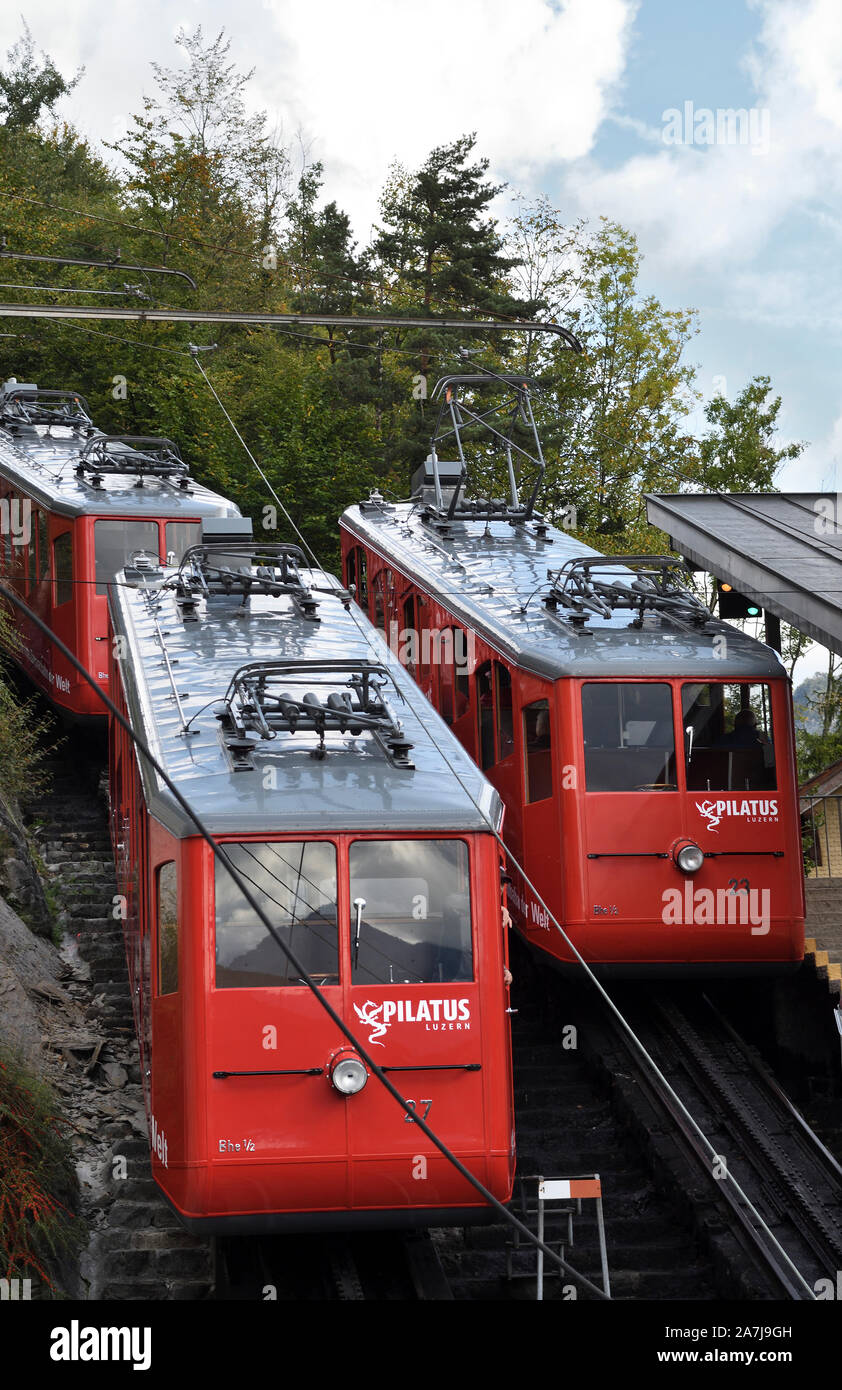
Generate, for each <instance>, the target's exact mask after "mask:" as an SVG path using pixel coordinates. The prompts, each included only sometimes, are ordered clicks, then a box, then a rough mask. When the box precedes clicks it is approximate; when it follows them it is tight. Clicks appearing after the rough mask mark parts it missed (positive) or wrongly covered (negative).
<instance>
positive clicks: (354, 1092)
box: [153, 834, 513, 1233]
mask: <svg viewBox="0 0 842 1390" xmlns="http://www.w3.org/2000/svg"><path fill="white" fill-rule="evenodd" d="M224 847H225V850H226V852H227V854H228V855H229V856H230V858H231V860H232V862H233V863H234V864H235V865H236V867H237V868H238V869H239V870H240V871H241V872H242V873H243V875H244V876H245V877H246V879H247V881H248V882H249V883H250V884H252V885H254V887H255V888H256V890H257V892H258V896H259V900H260V902H261V903H262V904H263V905H264V906H265V907H266V908H267V909H268V910H269V912H270V916H271V920H272V923H273V925H274V926H275V927H276V929H277V931H278V933H279V935H280V937H281V939H282V940H283V941H284V943H285V944H287V945H288V946H289V947H290V949H291V950H292V951H293V953H294V955H295V958H296V962H297V964H296V965H293V964H292V962H291V961H290V960H289V959H287V958H286V957H285V955H284V953H283V950H282V948H281V947H280V946H279V944H278V942H277V941H276V940H275V939H274V938H273V937H272V936H270V935H269V934H268V933H267V932H266V929H265V927H264V926H263V924H262V923H261V922H260V920H259V918H258V917H257V916H256V914H255V913H254V912H253V910H252V909H251V908H250V907H249V905H248V903H247V901H246V900H245V898H244V897H243V896H242V894H241V893H240V891H239V890H238V888H237V887H236V885H235V884H234V882H233V881H232V879H231V878H230V876H229V874H228V873H227V870H226V869H225V867H224V866H223V865H222V864H221V863H220V862H217V864H216V866H215V868H214V866H213V865H212V864H211V863H210V862H208V861H209V855H208V852H207V851H206V848H205V847H204V846H201V845H196V846H195V848H194V849H193V850H192V854H193V858H194V861H195V867H194V870H193V872H194V873H197V874H198V876H199V877H201V876H203V875H205V876H207V877H208V878H210V879H212V882H213V893H212V900H211V901H209V902H208V915H207V917H206V918H205V921H204V923H203V929H202V931H201V932H198V931H197V933H196V938H195V940H194V942H193V951H194V955H193V962H192V970H191V973H192V974H194V976H195V978H196V979H204V980H206V981H207V982H208V986H209V987H208V989H207V991H206V992H205V994H204V996H203V998H202V999H201V1001H199V1000H197V1004H201V1011H202V1028H201V1037H202V1042H201V1043H200V1042H199V1040H198V1038H196V1039H195V1042H194V1050H193V1055H192V1058H191V1060H190V1062H189V1063H188V1064H187V1066H186V1068H185V1071H186V1073H187V1074H191V1075H192V1076H193V1077H194V1078H195V1081H194V1089H193V1093H192V1095H191V1096H189V1097H186V1098H185V1099H186V1102H187V1104H188V1106H189V1108H190V1109H191V1110H192V1111H193V1112H194V1114H195V1117H196V1124H195V1126H194V1127H193V1133H194V1136H195V1148H194V1151H193V1153H192V1154H191V1155H189V1156H188V1155H187V1154H185V1160H186V1161H185V1163H184V1166H183V1167H182V1168H180V1170H179V1173H178V1177H176V1174H175V1172H174V1171H173V1170H172V1169H170V1170H169V1171H168V1172H166V1173H165V1172H163V1171H161V1167H160V1165H159V1168H158V1171H157V1172H156V1177H157V1178H158V1181H159V1182H160V1183H161V1184H162V1186H164V1185H166V1188H167V1189H168V1190H169V1195H170V1196H171V1199H172V1200H173V1202H174V1204H175V1205H176V1206H177V1208H178V1210H179V1212H180V1214H181V1216H182V1219H183V1220H184V1221H185V1223H186V1224H187V1225H189V1226H190V1227H191V1228H192V1229H196V1230H199V1231H213V1232H215V1233H223V1232H230V1233H243V1232H249V1231H276V1230H277V1231H282V1230H307V1229H318V1228H320V1227H324V1228H326V1229H341V1228H346V1227H355V1228H358V1227H366V1226H382V1225H389V1224H391V1225H398V1226H403V1225H408V1224H421V1225H431V1224H432V1225H437V1224H462V1223H464V1222H468V1221H471V1220H476V1219H477V1218H482V1217H484V1216H485V1215H486V1213H487V1210H488V1209H487V1207H486V1205H485V1203H484V1201H483V1199H481V1198H480V1197H479V1196H478V1194H477V1192H476V1190H475V1189H473V1188H472V1187H471V1186H470V1184H469V1183H468V1182H467V1181H466V1179H465V1178H464V1177H463V1176H462V1175H461V1174H460V1173H459V1172H458V1170H457V1169H456V1168H455V1167H454V1166H453V1164H452V1163H451V1162H450V1160H449V1159H448V1158H447V1157H445V1156H444V1155H443V1154H442V1153H440V1151H439V1150H438V1149H437V1148H436V1147H435V1146H434V1145H433V1143H432V1142H431V1141H430V1140H429V1139H428V1138H427V1136H426V1135H425V1134H423V1133H422V1132H421V1129H420V1127H419V1125H418V1124H416V1123H414V1120H413V1118H412V1116H411V1115H407V1114H406V1113H405V1111H404V1110H403V1109H402V1107H401V1106H400V1105H399V1104H398V1103H397V1102H396V1101H395V1099H394V1098H393V1096H392V1095H391V1094H390V1093H389V1092H388V1091H387V1089H386V1088H385V1087H384V1086H383V1085H382V1083H381V1082H380V1081H379V1080H378V1079H377V1077H376V1076H375V1075H373V1074H372V1072H371V1069H370V1067H369V1066H367V1065H366V1063H365V1061H364V1060H363V1059H362V1057H361V1056H360V1054H359V1052H358V1050H357V1048H356V1047H355V1046H354V1045H353V1044H352V1043H351V1042H349V1040H348V1038H347V1037H346V1036H345V1035H344V1034H343V1032H342V1031H341V1029H340V1028H339V1027H338V1026H337V1024H336V1022H335V1021H334V1020H333V1019H332V1018H331V1017H330V1015H329V1014H328V1012H327V1011H326V1010H325V1008H324V1007H323V1004H322V1002H321V1001H320V999H319V998H318V997H317V996H316V995H315V994H314V993H313V992H312V990H311V989H310V988H308V984H307V981H308V980H309V981H312V983H313V984H315V985H317V986H318V988H319V990H320V991H321V993H322V995H323V998H324V999H325V1000H326V1001H327V1002H328V1003H329V1004H330V1005H331V1007H332V1008H333V1010H334V1011H335V1012H336V1014H337V1015H338V1016H339V1017H340V1018H341V1019H342V1021H343V1022H344V1023H345V1024H346V1025H347V1026H348V1028H349V1030H350V1031H351V1033H352V1034H353V1036H354V1037H355V1038H356V1039H358V1040H359V1042H360V1043H361V1045H362V1047H363V1049H364V1050H366V1051H367V1052H368V1053H369V1054H370V1056H371V1057H372V1058H373V1059H374V1060H375V1061H376V1062H377V1064H378V1065H379V1066H380V1067H381V1068H383V1070H384V1071H385V1073H386V1075H387V1076H388V1077H389V1079H390V1080H391V1081H392V1082H393V1084H394V1085H395V1087H396V1088H397V1089H398V1091H399V1092H400V1093H401V1094H402V1095H404V1096H405V1097H406V1098H407V1100H408V1101H409V1102H411V1108H412V1111H413V1113H414V1114H417V1115H418V1116H420V1117H421V1118H422V1119H425V1120H426V1121H427V1122H428V1124H429V1125H430V1126H431V1128H432V1129H433V1130H434V1131H435V1133H436V1134H437V1135H438V1136H440V1138H441V1139H442V1140H443V1141H444V1143H445V1144H446V1146H447V1147H448V1148H449V1149H450V1150H451V1151H452V1152H453V1153H454V1154H455V1155H456V1156H457V1157H458V1158H459V1160H460V1161H461V1162H462V1163H463V1164H464V1165H465V1166H466V1167H467V1168H468V1169H469V1170H470V1171H471V1172H472V1173H473V1174H474V1175H475V1176H476V1177H477V1178H479V1179H480V1181H481V1182H482V1183H483V1184H485V1185H486V1186H487V1187H488V1188H490V1190H491V1191H492V1192H493V1193H494V1195H495V1196H497V1197H498V1198H499V1199H500V1200H504V1201H505V1200H506V1199H507V1198H508V1197H509V1195H510V1193H511V1185H512V1179H513V1136H512V1114H511V1092H510V1084H509V1083H508V1081H505V1080H504V1081H503V1084H502V1085H501V1080H502V1079H504V1078H508V1076H509V1066H510V1064H509V1053H508V1047H509V1044H508V1028H507V1018H506V1015H505V989H504V983H503V967H504V960H503V933H502V930H501V929H500V927H499V918H500V903H499V887H498V881H499V865H498V857H497V853H496V846H495V843H494V841H493V839H492V838H491V837H489V836H476V835H466V836H453V835H440V836H439V835H436V836H432V835H429V834H426V835H424V836H400V837H395V836H388V837H385V838H384V837H381V836H365V837H357V836H344V835H343V836H338V837H321V836H319V837H308V838H302V839H296V840H282V841H277V840H270V839H263V838H261V839H256V840H252V839H249V840H236V841H226V842H224ZM489 924H491V929H490V930H488V926H489ZM153 1167H154V1160H153Z"/></svg>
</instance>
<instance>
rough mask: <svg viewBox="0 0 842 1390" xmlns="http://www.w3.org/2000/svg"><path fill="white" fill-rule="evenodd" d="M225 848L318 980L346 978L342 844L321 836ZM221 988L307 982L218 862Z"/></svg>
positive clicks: (218, 974)
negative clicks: (340, 898)
mask: <svg viewBox="0 0 842 1390" xmlns="http://www.w3.org/2000/svg"><path fill="white" fill-rule="evenodd" d="M225 852H226V854H228V855H229V856H230V858H231V860H232V861H233V863H234V865H235V867H236V868H237V869H239V871H240V873H241V874H242V876H243V878H244V879H245V880H246V881H247V882H248V884H249V885H250V886H251V887H253V888H254V889H256V890H257V891H256V896H257V898H258V899H259V901H260V902H261V904H262V906H263V908H264V910H265V911H266V912H268V913H269V915H270V917H271V920H272V924H273V926H274V927H275V928H276V930H277V932H278V934H279V935H280V937H281V938H282V940H283V941H285V942H286V944H287V946H289V948H290V950H292V951H293V952H294V953H295V955H296V957H297V958H298V960H299V962H300V964H301V966H302V968H303V970H304V971H305V973H306V975H307V976H309V978H310V979H311V980H313V981H314V982H315V983H317V984H338V983H339V949H338V936H337V912H336V849H335V846H334V845H332V844H329V843H327V842H326V841H321V840H296V841H283V842H280V841H278V842H269V841H257V842H254V843H245V842H244V843H242V844H226V845H225ZM214 882H215V885H216V987H217V989H257V988H266V987H270V988H277V987H279V986H287V985H298V986H301V987H303V988H306V987H307V981H306V980H305V979H304V977H303V976H301V975H299V974H298V973H297V972H296V971H294V970H293V967H292V965H291V964H290V962H289V960H288V959H287V957H286V956H285V955H284V953H283V951H282V950H281V948H280V946H279V945H278V943H277V941H276V940H275V938H274V937H272V936H270V935H269V934H268V932H267V931H266V928H265V927H264V925H263V923H262V922H261V921H260V918H259V917H258V916H257V915H256V914H255V913H254V912H253V911H252V909H251V908H250V907H249V904H248V903H247V902H246V900H245V898H244V897H243V896H242V894H241V893H240V890H239V889H238V887H237V885H236V884H235V882H234V880H233V879H232V878H231V875H230V874H229V873H228V871H227V869H226V868H225V867H224V865H223V864H221V863H220V862H219V860H217V861H216V866H215V874H214Z"/></svg>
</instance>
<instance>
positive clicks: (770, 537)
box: [645, 492, 842, 656]
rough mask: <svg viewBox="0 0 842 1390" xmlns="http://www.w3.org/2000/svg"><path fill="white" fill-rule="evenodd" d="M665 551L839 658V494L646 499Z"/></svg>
mask: <svg viewBox="0 0 842 1390" xmlns="http://www.w3.org/2000/svg"><path fill="white" fill-rule="evenodd" d="M645 500H646V512H647V516H648V519H649V521H650V523H651V524H652V525H653V526H659V527H660V528H661V530H662V531H665V532H666V534H667V535H668V536H669V537H670V547H671V549H673V550H677V551H678V552H679V554H681V555H683V556H684V558H685V559H686V560H689V561H690V562H691V564H694V565H697V566H698V567H699V568H700V569H703V570H707V571H708V572H709V573H710V574H713V575H715V576H716V578H717V579H719V580H722V581H723V582H725V583H727V584H730V585H731V586H732V587H733V588H734V589H736V590H737V591H738V592H739V593H741V594H745V596H746V597H747V598H749V599H751V600H752V601H753V602H755V603H757V604H758V605H759V606H760V607H761V608H764V609H765V610H766V611H767V612H768V613H773V614H775V615H776V616H777V617H779V618H782V619H783V620H784V622H787V623H791V624H792V625H793V626H794V627H796V628H798V629H799V630H800V631H801V632H806V633H807V634H808V635H809V636H810V637H813V638H814V639H815V640H816V641H817V642H820V643H821V644H822V645H823V646H825V647H829V648H830V650H831V651H833V652H836V653H837V654H838V655H840V656H842V494H837V493H835V492H767V493H756V492H750V493H741V492H734V493H726V492H717V493H691V492H682V493H662V494H652V493H650V494H647V496H646V499H645Z"/></svg>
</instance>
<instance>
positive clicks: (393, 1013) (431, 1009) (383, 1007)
mask: <svg viewBox="0 0 842 1390" xmlns="http://www.w3.org/2000/svg"><path fill="white" fill-rule="evenodd" d="M354 1012H355V1013H356V1015H357V1018H358V1019H359V1020H360V1023H362V1024H363V1026H364V1027H365V1028H370V1029H371V1032H370V1033H369V1037H368V1041H369V1042H370V1043H376V1044H377V1046H378V1047H385V1045H386V1044H385V1043H382V1042H381V1041H380V1039H381V1038H382V1037H383V1036H384V1034H385V1033H386V1032H387V1031H388V1030H389V1028H391V1026H392V1024H393V1023H423V1024H424V1030H425V1032H427V1033H451V1032H459V1033H469V1032H470V1030H471V1009H470V1002H469V1000H467V999H384V1000H383V1001H382V1003H380V1004H375V1002H374V1000H373V999H367V1000H366V1001H365V1003H364V1004H362V1005H360V1004H355V1005H354Z"/></svg>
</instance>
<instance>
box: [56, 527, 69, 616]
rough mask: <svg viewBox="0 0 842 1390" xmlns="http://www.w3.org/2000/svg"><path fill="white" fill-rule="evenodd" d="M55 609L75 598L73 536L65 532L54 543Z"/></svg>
mask: <svg viewBox="0 0 842 1390" xmlns="http://www.w3.org/2000/svg"><path fill="white" fill-rule="evenodd" d="M53 576H54V579H55V583H54V585H53V607H54V608H60V607H61V605H62V604H63V603H69V602H70V600H71V599H72V598H73V535H72V532H70V531H64V532H63V533H62V535H60V536H56V538H55V540H54V541H53Z"/></svg>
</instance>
